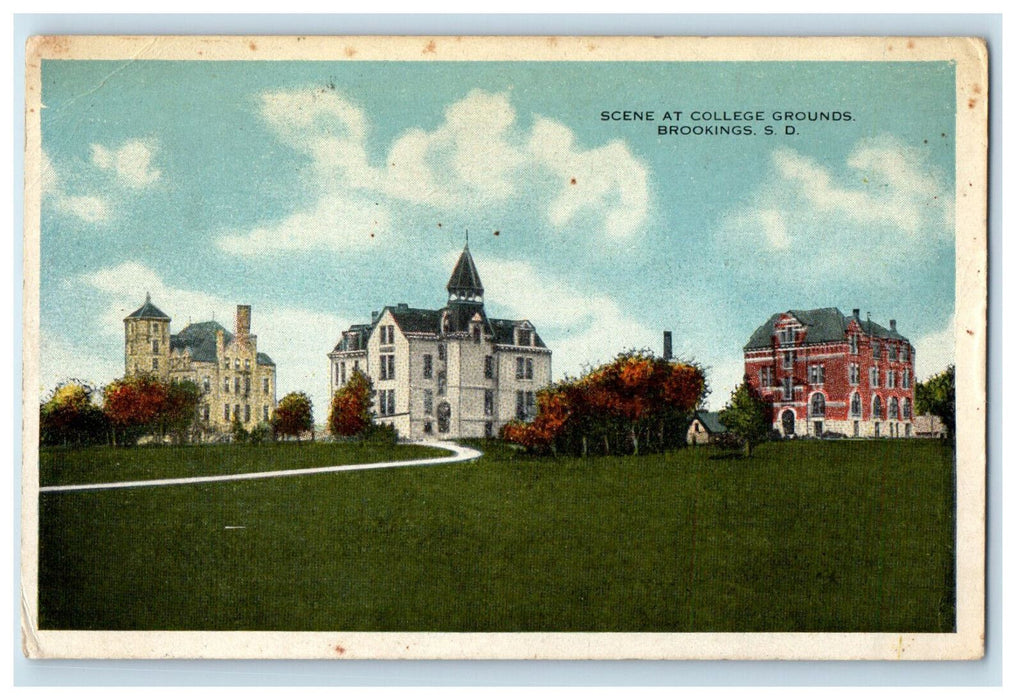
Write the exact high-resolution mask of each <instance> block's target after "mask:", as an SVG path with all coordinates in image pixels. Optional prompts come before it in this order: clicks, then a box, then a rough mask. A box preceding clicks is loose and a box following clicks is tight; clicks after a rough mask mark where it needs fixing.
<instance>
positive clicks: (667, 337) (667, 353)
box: [664, 331, 672, 360]
mask: <svg viewBox="0 0 1023 700" xmlns="http://www.w3.org/2000/svg"><path fill="white" fill-rule="evenodd" d="M671 358H672V352H671V331H664V359H665V360H670V359H671Z"/></svg>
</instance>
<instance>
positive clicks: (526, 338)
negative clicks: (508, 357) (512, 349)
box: [515, 328, 533, 347]
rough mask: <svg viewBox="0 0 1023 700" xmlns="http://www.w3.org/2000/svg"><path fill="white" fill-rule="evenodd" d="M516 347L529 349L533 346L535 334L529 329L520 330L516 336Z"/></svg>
mask: <svg viewBox="0 0 1023 700" xmlns="http://www.w3.org/2000/svg"><path fill="white" fill-rule="evenodd" d="M516 335H517V336H518V337H517V338H516V342H515V344H516V345H522V346H525V347H528V346H530V345H532V344H533V332H532V331H530V330H529V329H527V328H520V329H519V330H518V332H517V334H516Z"/></svg>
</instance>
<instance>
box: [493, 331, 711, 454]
mask: <svg viewBox="0 0 1023 700" xmlns="http://www.w3.org/2000/svg"><path fill="white" fill-rule="evenodd" d="M707 393H708V391H707V383H706V379H705V377H704V371H703V369H702V368H701V367H699V366H698V365H696V364H693V363H684V362H676V361H672V360H667V359H664V358H661V357H657V356H655V355H654V354H653V353H651V352H650V351H647V350H631V351H629V352H624V353H621V354H619V355H618V356H617V357H616V358H615V359H614V360H613V361H611V362H609V363H607V364H604V365H601V366H599V367H596V368H594V369H591V370H589V371H588V372H586V373H585V374H584V375H583V376H581V377H579V378H566V379H564V380H562V381H560V382H558V383H556V384H554V385H552V386H550V387H548V388H546V389H542V390H541V391H539V392H538V393H537V396H536V409H537V412H536V417H535V418H534V419H533V420H531V421H529V422H525V421H521V420H516V421H511V422H509V423H506V424H505V425H504V426H503V427H502V429H501V433H500V437H501V438H502V439H504V440H506V441H508V442H511V443H514V444H517V445H520V446H522V447H524V448H526V449H527V450H530V451H532V452H537V453H550V454H576V455H582V456H586V455H588V454H590V453H596V454H606V455H610V454H628V453H631V454H639V453H640V452H659V451H664V450H667V449H673V448H676V447H681V446H684V445H685V443H686V431H687V429H688V425H689V422H690V421H691V420H692V416H693V415H694V413H695V411H696V409H697V407H698V406H700V404H701V403H702V402H703V400H704V398H705V397H706V396H707Z"/></svg>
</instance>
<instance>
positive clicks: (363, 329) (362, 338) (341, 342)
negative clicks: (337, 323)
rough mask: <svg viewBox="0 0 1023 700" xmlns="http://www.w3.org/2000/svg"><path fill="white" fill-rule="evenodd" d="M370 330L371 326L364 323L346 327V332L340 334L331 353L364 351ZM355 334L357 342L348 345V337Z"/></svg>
mask: <svg viewBox="0 0 1023 700" xmlns="http://www.w3.org/2000/svg"><path fill="white" fill-rule="evenodd" d="M371 330H372V326H370V325H368V324H365V323H356V324H353V325H351V326H349V327H348V330H347V331H345V332H344V333H342V334H341V337H340V338H338V341H337V345H335V346H334V350H333V351H332V352H348V351H350V350H365V349H366V343H367V341H368V340H369V333H370V331H371ZM350 333H355V334H356V336H357V342H356V343H355V344H350V343H348V342H347V341H348V335H349V334H350Z"/></svg>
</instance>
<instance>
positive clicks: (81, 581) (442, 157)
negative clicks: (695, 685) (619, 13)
mask: <svg viewBox="0 0 1023 700" xmlns="http://www.w3.org/2000/svg"><path fill="white" fill-rule="evenodd" d="M27 51H28V54H27V55H28V60H27V65H28V76H27V84H26V85H27V87H26V94H27V104H26V107H25V109H26V117H27V127H26V131H27V146H26V148H27V151H26V172H25V183H26V202H25V212H26V218H25V221H26V226H25V269H24V275H25V308H24V319H25V321H24V323H25V325H24V339H25V342H24V369H25V384H24V416H25V425H24V435H23V440H24V455H25V459H24V465H23V473H24V478H23V484H22V489H23V492H22V494H23V495H22V498H23V503H24V514H23V533H24V537H23V545H22V547H23V549H22V569H21V586H22V591H23V597H22V611H23V612H22V626H23V645H24V651H25V653H26V654H27V655H28V656H30V657H39V658H54V657H57V658H59V657H65V658H168V657H177V658H250V657H252V658H341V659H345V658H352V659H366V658H378V659H393V658H442V659H483V658H507V659H524V658H530V659H533V658H540V659H543V658H551V659H555V658H561V659H628V658H636V659H719V658H726V659H893V660H894V659H975V658H979V657H981V656H982V655H983V654H984V630H985V620H984V592H985V581H984V565H985V561H984V533H985V501H984V493H985V427H986V416H985V359H984V358H985V352H986V343H987V333H986V302H987V283H986V279H987V247H986V245H987V244H986V201H987V170H986V163H987V109H988V101H987V96H988V83H987V52H986V47H985V45H984V43H983V42H982V41H980V40H977V39H971V38H965V37H960V38H907V37H902V38H892V37H889V38H884V37H870V38H799V39H784V38H646V37H636V38H585V37H583V38H580V37H571V38H559V37H550V38H546V37H529V38H485V37H394V38H387V37H302V36H291V37H282V36H277V37H265V36H264V37H140V36H134V37H88V36H74V37H59V36H58V37H35V38H33V39H32V40H31V41H30V42H29V45H28V47H27Z"/></svg>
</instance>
